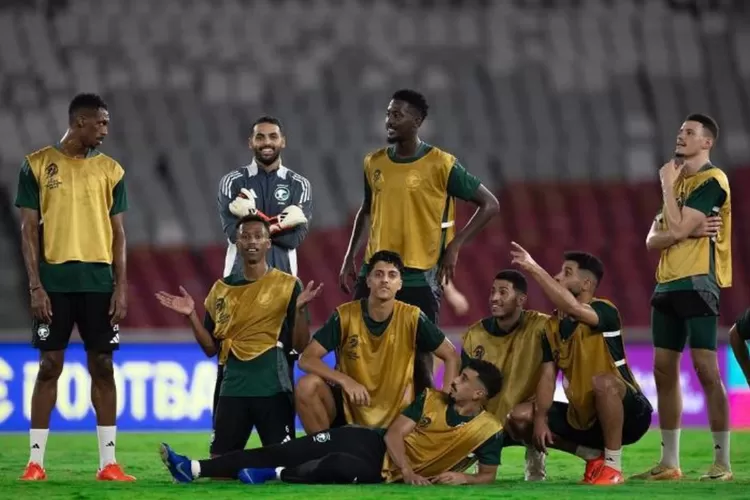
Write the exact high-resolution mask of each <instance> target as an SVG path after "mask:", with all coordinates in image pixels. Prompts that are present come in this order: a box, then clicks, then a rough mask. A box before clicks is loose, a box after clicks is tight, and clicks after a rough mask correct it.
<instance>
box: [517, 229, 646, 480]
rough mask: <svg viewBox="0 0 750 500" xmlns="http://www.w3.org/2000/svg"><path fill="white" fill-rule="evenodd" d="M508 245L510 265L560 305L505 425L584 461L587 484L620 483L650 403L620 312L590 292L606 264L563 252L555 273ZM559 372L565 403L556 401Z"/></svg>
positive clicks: (537, 443) (519, 435) (528, 440)
mask: <svg viewBox="0 0 750 500" xmlns="http://www.w3.org/2000/svg"><path fill="white" fill-rule="evenodd" d="M511 246H512V248H513V250H511V256H512V257H513V264H516V265H518V266H519V267H521V268H522V269H523V270H524V271H526V272H527V273H528V274H529V275H531V277H533V278H534V280H536V282H537V283H539V285H540V286H541V288H542V291H543V292H544V294H545V295H546V296H547V298H548V299H549V300H550V301H551V302H552V303H553V304H554V305H555V307H556V308H557V309H556V311H555V314H554V315H553V316H552V317H550V318H549V320H548V321H547V324H546V325H545V328H544V336H543V337H542V368H541V374H540V376H539V385H538V386H537V390H536V399H535V401H534V402H527V403H521V404H520V405H518V406H516V407H515V408H514V409H513V410H512V412H511V414H510V416H509V417H508V420H507V422H506V429H507V430H508V432H509V433H510V434H511V436H513V438H514V439H516V440H522V441H523V442H524V443H526V444H527V445H529V444H532V443H533V444H534V446H535V447H536V448H537V449H538V450H539V451H542V452H546V451H547V447H548V446H549V447H552V448H556V449H558V450H562V451H565V452H568V453H571V454H575V455H576V456H578V457H580V458H582V459H583V460H585V461H586V469H585V473H584V476H583V482H584V483H586V484H594V485H610V484H619V483H622V482H623V476H622V472H621V471H622V468H621V458H622V446H623V445H629V444H633V443H635V442H637V441H638V440H639V439H641V437H643V435H644V434H645V433H646V431H648V428H649V427H650V425H651V414H652V413H653V409H652V408H651V404H650V403H649V401H648V399H646V396H644V395H643V393H642V392H641V389H640V387H639V386H638V384H637V382H636V381H635V377H633V373H632V372H631V371H630V368H629V367H628V361H627V357H626V355H625V345H624V344H623V340H622V322H621V320H620V313H619V312H618V310H617V308H616V307H615V306H614V304H612V303H611V302H609V301H607V300H604V299H600V298H596V297H595V296H594V294H595V293H596V288H597V286H598V285H599V283H601V281H602V277H603V276H604V266H603V265H602V263H601V261H600V260H599V259H598V258H596V257H595V256H593V255H591V254H588V253H585V252H566V253H565V256H564V260H563V265H562V269H561V270H560V272H559V273H558V274H557V276H555V277H554V278H553V277H552V276H550V275H549V274H548V273H547V272H546V271H545V270H544V269H543V268H542V267H541V266H540V265H539V264H537V263H536V261H534V259H533V258H532V257H531V255H529V253H528V252H527V251H526V250H524V249H523V248H522V247H521V246H520V245H519V244H518V243H516V242H512V243H511ZM558 370H559V371H561V372H562V374H563V387H564V389H565V395H566V396H567V398H568V403H562V402H559V401H553V397H554V393H555V379H556V378H557V372H558Z"/></svg>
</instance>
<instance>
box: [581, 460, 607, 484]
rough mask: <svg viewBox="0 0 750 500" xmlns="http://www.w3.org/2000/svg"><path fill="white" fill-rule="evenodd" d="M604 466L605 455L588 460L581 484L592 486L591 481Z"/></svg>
mask: <svg viewBox="0 0 750 500" xmlns="http://www.w3.org/2000/svg"><path fill="white" fill-rule="evenodd" d="M603 465H604V455H599V456H598V457H596V458H595V459H593V460H586V470H585V471H584V473H583V480H582V481H581V484H591V480H592V479H593V478H594V476H596V473H597V472H599V468H600V467H602V466H603Z"/></svg>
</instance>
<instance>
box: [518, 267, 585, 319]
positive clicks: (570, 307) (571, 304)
mask: <svg viewBox="0 0 750 500" xmlns="http://www.w3.org/2000/svg"><path fill="white" fill-rule="evenodd" d="M530 274H531V275H532V277H533V278H534V279H535V280H536V281H537V283H539V286H540V287H541V288H542V291H543V292H544V295H546V296H547V298H549V300H550V301H551V302H552V303H553V304H554V305H555V307H556V308H557V309H559V310H560V311H562V312H563V313H565V314H571V313H572V312H573V311H575V310H576V308H577V307H578V306H579V304H578V301H577V300H576V298H575V297H574V296H573V294H572V293H570V292H569V291H568V290H567V289H565V287H563V286H562V285H561V284H560V283H558V282H557V281H556V280H555V278H553V277H552V276H550V274H549V273H548V272H547V271H545V270H544V269H542V268H541V267H540V266H536V268H535V269H533V270H532V271H531V273H530Z"/></svg>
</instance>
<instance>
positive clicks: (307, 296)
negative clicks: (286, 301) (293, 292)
mask: <svg viewBox="0 0 750 500" xmlns="http://www.w3.org/2000/svg"><path fill="white" fill-rule="evenodd" d="M313 286H315V283H314V282H313V281H311V282H309V283H308V284H307V286H306V287H305V289H304V290H302V292H300V294H299V296H298V297H297V309H300V308H302V307H305V306H306V305H307V304H309V303H310V302H312V301H313V299H315V297H317V296H318V295H320V291H321V290H322V289H323V283H321V284H320V285H318V286H317V287H315V288H313Z"/></svg>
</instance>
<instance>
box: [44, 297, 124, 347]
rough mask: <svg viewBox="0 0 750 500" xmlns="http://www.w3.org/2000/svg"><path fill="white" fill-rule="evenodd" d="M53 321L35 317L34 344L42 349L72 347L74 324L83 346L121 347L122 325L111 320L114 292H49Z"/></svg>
mask: <svg viewBox="0 0 750 500" xmlns="http://www.w3.org/2000/svg"><path fill="white" fill-rule="evenodd" d="M48 295H49V300H50V303H51V305H52V323H50V324H46V323H42V322H40V321H38V320H36V319H35V320H34V323H33V326H32V332H31V344H32V345H33V346H34V347H36V348H37V349H39V350H40V351H62V350H64V349H65V348H67V347H68V342H69V341H70V336H71V335H72V334H73V326H78V334H79V335H80V336H81V340H83V346H84V348H85V349H86V351H90V352H111V351H116V350H117V349H119V348H120V327H119V325H114V326H113V325H112V324H110V320H111V318H112V317H111V316H110V314H109V303H110V300H111V298H112V293H108V292H107V293H101V292H77V293H59V292H49V293H48Z"/></svg>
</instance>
